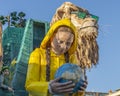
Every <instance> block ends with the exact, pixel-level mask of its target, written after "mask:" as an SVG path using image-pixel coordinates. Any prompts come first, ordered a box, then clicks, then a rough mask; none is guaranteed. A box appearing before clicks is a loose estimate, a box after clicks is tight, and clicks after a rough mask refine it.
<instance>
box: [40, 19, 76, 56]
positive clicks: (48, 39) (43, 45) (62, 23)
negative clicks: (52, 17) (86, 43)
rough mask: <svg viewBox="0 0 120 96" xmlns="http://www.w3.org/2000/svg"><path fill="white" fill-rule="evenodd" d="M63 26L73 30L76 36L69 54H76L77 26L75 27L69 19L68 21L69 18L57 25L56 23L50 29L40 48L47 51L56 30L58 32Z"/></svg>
mask: <svg viewBox="0 0 120 96" xmlns="http://www.w3.org/2000/svg"><path fill="white" fill-rule="evenodd" d="M63 25H65V26H68V27H70V28H71V29H72V30H73V34H74V36H75V39H74V41H73V44H72V46H71V48H70V49H69V50H68V52H69V54H72V53H74V52H75V50H76V47H77V32H76V28H75V26H74V25H73V24H72V23H71V21H70V20H69V19H67V18H65V19H61V20H59V21H57V22H56V23H54V24H53V25H52V26H51V27H50V29H49V31H48V32H47V34H46V36H45V37H44V39H43V41H42V43H41V45H40V47H42V48H43V49H45V48H46V45H47V43H48V42H49V41H50V38H51V37H52V36H53V34H54V32H55V30H56V29H57V28H58V27H60V26H63Z"/></svg>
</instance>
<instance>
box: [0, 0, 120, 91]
mask: <svg viewBox="0 0 120 96" xmlns="http://www.w3.org/2000/svg"><path fill="white" fill-rule="evenodd" d="M68 1H69V2H71V3H73V4H75V5H77V6H79V7H82V8H84V9H87V10H88V11H89V12H90V13H92V14H94V15H97V16H99V21H98V24H99V34H98V38H97V41H98V45H99V63H98V65H97V66H95V67H93V68H92V69H90V70H87V77H88V86H87V89H86V90H87V91H92V92H108V91H109V90H112V91H115V90H117V89H120V42H119V41H120V38H119V36H120V29H119V28H120V24H119V22H120V12H119V9H120V0H68ZM64 2H66V0H51V1H49V0H29V1H28V0H0V15H8V14H9V13H10V12H13V11H17V12H21V11H23V12H24V13H26V18H27V19H30V18H32V19H35V20H40V21H47V22H50V21H51V19H52V16H53V15H54V13H55V11H56V9H57V8H58V7H59V6H60V5H61V4H63V3H64Z"/></svg>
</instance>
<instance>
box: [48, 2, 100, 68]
mask: <svg viewBox="0 0 120 96" xmlns="http://www.w3.org/2000/svg"><path fill="white" fill-rule="evenodd" d="M63 18H69V19H71V21H72V23H73V24H74V26H75V27H76V28H77V32H78V45H77V50H76V57H77V61H78V62H77V64H78V65H79V66H80V67H81V68H83V69H86V68H88V69H89V68H92V66H93V65H96V64H97V63H98V60H99V52H98V44H97V41H96V39H97V36H98V22H97V21H98V19H99V17H98V16H95V15H92V14H90V13H89V12H88V10H86V9H84V8H81V7H79V6H76V5H74V4H73V3H71V2H64V3H63V4H62V5H61V6H60V7H58V8H57V9H56V12H55V14H54V16H53V18H52V20H51V23H50V25H52V24H53V23H54V22H56V21H58V20H60V19H63Z"/></svg>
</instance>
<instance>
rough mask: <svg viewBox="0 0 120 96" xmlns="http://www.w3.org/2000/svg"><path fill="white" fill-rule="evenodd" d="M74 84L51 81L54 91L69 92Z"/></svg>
mask: <svg viewBox="0 0 120 96" xmlns="http://www.w3.org/2000/svg"><path fill="white" fill-rule="evenodd" d="M74 86H75V84H73V83H72V82H65V83H52V84H51V88H52V91H53V92H54V93H66V92H67V93H71V92H72V91H73V88H74Z"/></svg>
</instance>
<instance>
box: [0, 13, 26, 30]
mask: <svg viewBox="0 0 120 96" xmlns="http://www.w3.org/2000/svg"><path fill="white" fill-rule="evenodd" d="M25 16H26V14H25V13H24V12H19V13H18V12H16V11H14V12H11V13H10V15H9V16H2V15H1V16H0V22H1V23H2V24H3V25H5V24H6V23H8V27H10V26H13V27H23V28H24V27H25V25H26V19H25Z"/></svg>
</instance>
